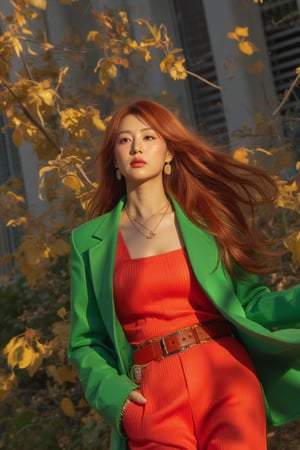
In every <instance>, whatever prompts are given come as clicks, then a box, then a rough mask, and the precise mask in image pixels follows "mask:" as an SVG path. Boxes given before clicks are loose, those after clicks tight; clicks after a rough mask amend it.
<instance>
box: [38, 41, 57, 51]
mask: <svg viewBox="0 0 300 450" xmlns="http://www.w3.org/2000/svg"><path fill="white" fill-rule="evenodd" d="M40 45H41V47H42V49H43V50H45V52H47V51H49V50H53V49H54V45H52V44H49V42H42V43H41V44H40Z"/></svg>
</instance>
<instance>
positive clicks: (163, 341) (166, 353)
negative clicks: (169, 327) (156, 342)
mask: <svg viewBox="0 0 300 450" xmlns="http://www.w3.org/2000/svg"><path fill="white" fill-rule="evenodd" d="M183 331H184V330H177V331H175V332H174V333H170V334H167V335H166V336H163V337H162V338H161V339H160V346H161V349H162V352H163V356H164V357H167V356H171V355H176V354H177V353H180V352H183V351H184V350H187V349H188V348H189V345H185V346H182V347H180V349H179V350H174V351H173V352H169V351H168V349H167V344H166V339H168V338H170V337H172V336H175V335H176V334H181V333H183Z"/></svg>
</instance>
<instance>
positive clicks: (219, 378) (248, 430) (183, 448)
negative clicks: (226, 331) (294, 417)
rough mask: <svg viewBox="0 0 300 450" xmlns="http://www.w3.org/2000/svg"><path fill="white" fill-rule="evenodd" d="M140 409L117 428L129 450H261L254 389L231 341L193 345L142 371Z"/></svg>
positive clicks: (241, 353) (261, 420) (260, 414)
mask: <svg viewBox="0 0 300 450" xmlns="http://www.w3.org/2000/svg"><path fill="white" fill-rule="evenodd" d="M140 391H141V392H142V394H143V395H144V396H145V397H146V399H147V403H146V404H145V405H143V406H141V405H137V404H135V403H129V405H128V406H127V407H126V409H125V413H124V418H123V425H124V429H125V431H126V433H127V436H128V443H129V447H130V449H131V450H138V449H139V450H141V449H143V450H167V449H178V450H179V449H180V450H196V449H197V450H266V448H267V445H266V419H265V407H264V401H263V396H262V391H261V387H260V384H259V382H258V380H257V377H256V375H255V372H254V369H253V366H252V363H251V361H250V359H249V357H248V355H247V353H246V352H245V350H244V349H243V347H242V346H241V345H240V344H239V343H238V342H237V341H236V340H235V339H234V338H231V337H226V338H222V339H218V340H215V341H210V342H207V343H205V344H202V345H198V346H196V347H193V348H191V349H189V350H186V351H183V352H181V353H178V354H176V355H172V356H169V357H167V358H164V359H162V360H160V361H152V362H150V363H149V364H148V365H147V366H146V367H145V368H144V369H143V370H142V381H141V386H140Z"/></svg>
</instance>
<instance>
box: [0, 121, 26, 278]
mask: <svg viewBox="0 0 300 450" xmlns="http://www.w3.org/2000/svg"><path fill="white" fill-rule="evenodd" d="M4 125H5V120H4V117H3V116H1V115H0V129H2V128H3V127H4ZM20 175H21V168H20V161H19V156H18V153H17V149H16V148H15V146H14V145H13V143H12V141H11V139H10V135H9V133H8V131H6V132H5V133H0V184H2V183H4V182H5V181H7V180H8V179H9V178H10V177H12V176H15V177H20ZM17 238H18V234H17V232H16V231H15V230H13V229H11V228H7V227H6V226H5V223H3V221H2V220H1V217H0V258H1V257H3V256H4V255H5V254H7V253H11V252H13V251H14V250H15V243H16V240H17ZM6 270H7V267H5V266H1V265H0V274H1V273H4V272H5V271H6Z"/></svg>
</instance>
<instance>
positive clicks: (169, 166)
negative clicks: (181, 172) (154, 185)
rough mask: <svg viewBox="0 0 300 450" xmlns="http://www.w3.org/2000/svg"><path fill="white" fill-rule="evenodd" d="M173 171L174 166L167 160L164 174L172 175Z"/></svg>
mask: <svg viewBox="0 0 300 450" xmlns="http://www.w3.org/2000/svg"><path fill="white" fill-rule="evenodd" d="M171 173H172V166H171V164H170V163H169V162H166V164H165V165H164V174H165V175H171Z"/></svg>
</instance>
